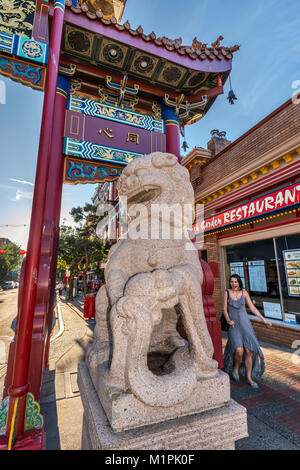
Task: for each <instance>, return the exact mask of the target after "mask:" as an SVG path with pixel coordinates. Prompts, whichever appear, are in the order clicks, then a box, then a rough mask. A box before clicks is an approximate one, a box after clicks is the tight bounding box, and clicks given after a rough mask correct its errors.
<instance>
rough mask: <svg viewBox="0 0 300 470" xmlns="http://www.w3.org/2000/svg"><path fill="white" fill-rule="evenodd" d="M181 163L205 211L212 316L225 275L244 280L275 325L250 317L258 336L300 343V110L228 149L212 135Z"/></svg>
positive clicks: (270, 119) (288, 111) (287, 109)
mask: <svg viewBox="0 0 300 470" xmlns="http://www.w3.org/2000/svg"><path fill="white" fill-rule="evenodd" d="M182 164H183V165H185V166H186V167H187V168H188V170H189V172H190V177H191V182H192V184H193V187H194V190H195V201H196V213H197V207H198V208H199V207H200V206H199V205H204V224H203V226H202V229H204V230H205V231H204V234H205V236H204V246H203V256H204V257H206V258H207V261H208V262H209V263H215V264H214V265H213V266H214V272H215V289H214V301H215V307H216V310H217V315H218V317H220V316H221V313H222V310H223V292H224V290H225V289H226V288H227V284H228V278H229V275H230V273H233V272H236V273H240V274H243V276H244V277H243V281H244V284H245V287H246V288H247V290H248V291H249V292H250V295H251V298H252V300H253V301H254V303H255V304H256V306H257V308H258V309H259V310H260V312H261V313H262V314H263V315H264V316H266V317H268V319H270V321H272V323H273V327H272V328H271V329H269V328H268V329H267V328H265V327H264V326H263V325H262V322H261V321H260V320H258V319H257V317H256V318H251V321H252V324H253V326H254V329H255V331H256V333H257V336H258V337H259V338H260V339H261V340H264V341H269V342H272V343H274V344H277V345H281V346H286V347H291V345H292V343H293V341H294V340H297V339H298V340H299V339H300V211H299V207H300V106H298V105H297V104H294V103H293V101H292V100H288V101H287V102H285V103H284V104H283V105H282V106H280V107H279V108H277V109H276V110H275V111H273V112H272V113H271V114H269V115H268V116H267V117H266V118H265V119H263V120H262V121H260V122H259V123H258V124H256V125H255V126H254V127H252V128H251V129H250V130H249V131H247V132H246V133H245V134H243V135H242V136H241V137H239V138H238V139H237V140H235V141H234V142H230V141H229V140H227V139H226V135H225V132H218V131H217V130H213V131H212V137H211V140H210V141H209V142H208V145H207V149H204V148H201V147H195V148H194V149H193V150H192V151H191V152H190V153H189V154H188V155H187V156H186V157H185V158H184V159H183V160H182ZM298 182H299V185H297V184H296V183H298ZM272 197H274V198H277V199H276V203H275V202H274V203H271V202H270V201H272ZM252 201H253V204H252ZM274 201H275V199H274ZM251 204H252V205H251ZM272 204H273V205H272ZM246 207H248V209H249V213H247V214H248V215H246ZM254 207H256V209H258V212H257V210H256V211H255V210H254ZM262 208H264V209H263V210H262ZM198 212H200V211H198ZM237 214H238V215H239V216H238V217H235V216H236V215H237ZM229 218H230V219H229ZM199 227H200V226H196V228H195V231H196V232H199V231H200V229H199ZM287 257H289V259H288V258H287ZM288 261H289V262H288ZM298 263H299V264H298ZM298 266H299V270H297V267H298ZM298 274H299V276H298ZM291 276H293V277H291ZM291 283H293V284H291Z"/></svg>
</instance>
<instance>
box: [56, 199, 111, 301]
mask: <svg viewBox="0 0 300 470" xmlns="http://www.w3.org/2000/svg"><path fill="white" fill-rule="evenodd" d="M96 210H97V206H94V205H93V204H89V203H86V204H85V206H84V207H74V208H73V209H71V211H70V214H71V216H72V217H73V220H74V222H75V223H77V224H79V225H78V226H77V227H70V226H66V225H62V226H61V229H60V241H59V251H58V263H57V272H58V274H59V275H60V277H62V273H63V272H65V271H66V269H67V266H69V268H68V269H69V271H70V282H69V285H70V293H69V296H70V297H71V298H72V286H73V279H74V277H75V276H78V274H79V273H80V272H82V274H83V283H84V293H85V294H86V293H87V285H86V279H87V272H88V270H90V269H94V270H95V273H97V274H100V269H101V268H100V265H101V261H102V260H105V259H106V258H107V253H108V250H109V248H110V245H108V244H107V245H103V242H102V241H101V240H100V239H99V238H98V237H97V235H96V226H97V223H98V221H99V217H98V216H96Z"/></svg>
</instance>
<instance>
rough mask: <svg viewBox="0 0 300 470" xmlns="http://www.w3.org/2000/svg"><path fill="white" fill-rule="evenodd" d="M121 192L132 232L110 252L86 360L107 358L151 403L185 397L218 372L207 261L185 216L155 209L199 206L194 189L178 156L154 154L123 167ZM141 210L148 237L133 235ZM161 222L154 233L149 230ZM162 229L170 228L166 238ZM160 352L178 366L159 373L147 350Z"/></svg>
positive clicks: (119, 384)
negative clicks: (181, 331)
mask: <svg viewBox="0 0 300 470" xmlns="http://www.w3.org/2000/svg"><path fill="white" fill-rule="evenodd" d="M118 191H119V195H120V198H124V197H126V198H127V214H128V217H129V222H130V223H129V230H128V237H127V238H125V239H122V240H121V241H119V242H118V243H116V244H115V245H114V246H113V247H112V248H111V250H110V252H109V256H108V262H107V265H106V268H105V281H106V284H105V285H104V286H103V287H102V288H101V289H100V291H99V292H98V294H97V298H96V327H95V331H94V341H93V343H92V344H91V345H90V347H89V349H88V352H87V364H88V365H89V368H90V371H92V370H95V369H96V368H97V366H98V365H99V364H106V373H105V381H106V382H107V383H108V384H110V386H113V387H116V388H117V389H119V390H121V391H124V392H125V391H126V392H130V393H133V394H134V395H135V396H136V397H137V398H138V399H140V400H141V401H142V402H144V403H145V404H147V405H151V406H163V407H167V406H171V405H173V404H176V403H180V402H183V401H184V400H186V399H187V398H188V397H189V396H190V395H191V394H192V392H193V389H194V387H195V385H196V383H197V379H200V378H205V377H212V376H214V375H215V374H216V373H217V362H216V361H214V360H213V359H212V356H213V345H212V341H211V338H210V335H209V333H208V330H207V326H206V320H205V317H204V312H203V304H202V293H201V284H202V280H203V274H202V269H201V264H200V262H199V259H198V254H197V251H196V250H195V249H194V247H193V245H192V243H191V242H190V241H189V237H188V234H187V227H186V220H185V216H183V217H177V216H174V217H170V212H169V213H168V211H164V210H163V211H157V210H151V209H152V208H153V207H154V208H155V207H164V208H168V207H170V206H173V207H174V206H176V207H177V208H178V206H179V207H180V208H181V209H182V211H181V212H182V214H183V213H184V211H183V208H184V206H189V207H194V193H193V188H192V185H191V183H190V180H189V174H188V171H187V170H186V169H185V168H184V167H182V166H181V165H180V164H179V163H178V161H177V158H176V157H175V156H174V155H170V154H163V153H152V154H150V155H147V156H144V157H141V158H138V159H136V160H133V161H132V162H131V163H130V164H129V165H128V166H127V167H126V168H125V169H124V170H123V172H122V175H121V177H120V179H119V181H118ZM141 204H143V207H142V208H146V209H147V210H144V212H143V211H142V208H141V206H140V205H141ZM156 205H157V206H156ZM161 205H163V206H161ZM137 213H138V214H139V224H140V225H142V224H144V225H143V226H144V237H143V238H136V236H135V237H131V236H130V227H131V225H130V224H131V223H132V224H133V226H134V223H135V215H136V214H137ZM141 214H142V215H141ZM157 226H159V227H160V229H159V230H156V232H155V234H156V237H155V239H154V238H153V233H152V232H151V230H152V231H153V227H154V228H155V227H157ZM145 227H146V228H145ZM163 228H164V229H169V236H168V239H167V238H166V237H164V236H162V232H163ZM180 231H181V235H182V236H181V237H179V236H178V233H179V232H180ZM134 233H135V234H136V231H134ZM146 235H147V236H146ZM151 235H152V238H151ZM175 235H176V236H175ZM176 312H180V314H181V315H182V321H183V325H184V328H185V331H186V333H187V337H188V344H187V342H185V341H184V340H182V339H181V338H180V336H179V335H178V334H177V332H176V322H177V314H176ZM162 351H163V352H164V353H166V352H167V353H168V354H169V355H170V360H169V363H168V364H169V365H170V364H171V366H172V367H171V366H170V367H169V368H168V365H167V366H166V373H164V374H161V375H158V374H156V373H154V372H152V371H151V370H150V368H149V367H148V363H147V358H148V355H149V352H154V353H155V352H156V353H159V352H162Z"/></svg>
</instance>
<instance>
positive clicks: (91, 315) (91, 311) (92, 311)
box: [89, 294, 96, 318]
mask: <svg viewBox="0 0 300 470" xmlns="http://www.w3.org/2000/svg"><path fill="white" fill-rule="evenodd" d="M95 311H96V309H95V296H94V294H91V296H90V305H89V318H95Z"/></svg>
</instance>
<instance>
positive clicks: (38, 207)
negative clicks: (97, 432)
mask: <svg viewBox="0 0 300 470" xmlns="http://www.w3.org/2000/svg"><path fill="white" fill-rule="evenodd" d="M64 8H65V0H60V1H59V2H58V1H56V2H55V6H54V13H53V22H52V31H51V42H50V49H49V62H48V67H47V76H46V84H45V92H44V104H43V113H42V123H41V132H40V142H39V151H38V159H37V167H36V177H35V186H34V194H33V203H32V212H31V221H30V231H29V240H28V245H27V257H26V265H25V273H24V287H23V294H22V300H21V305H20V312H19V319H18V323H19V325H18V334H17V338H16V349H15V360H14V366H13V374H12V385H11V386H10V387H9V390H8V393H9V396H10V399H9V410H8V417H7V425H6V440H5V436H1V441H0V449H1V448H2V449H3V448H5V446H6V448H13V442H14V440H15V438H20V436H21V435H22V434H23V433H24V420H25V413H26V400H27V393H28V390H29V384H28V370H29V362H30V349H31V339H32V328H33V319H34V309H35V302H36V292H37V280H38V270H39V263H40V253H41V241H42V233H43V225H44V213H45V201H46V187H47V181H48V171H49V161H50V143H51V135H52V122H53V112H54V100H55V92H56V84H57V76H58V66H59V56H60V45H61V38H62V30H63V18H64ZM41 433H43V430H42V429H41ZM41 433H40V434H41ZM39 439H40V438H39ZM39 442H40V445H42V442H43V439H42V438H41V439H40V440H39Z"/></svg>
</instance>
